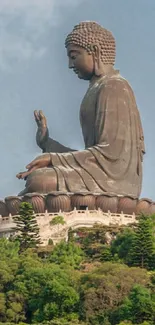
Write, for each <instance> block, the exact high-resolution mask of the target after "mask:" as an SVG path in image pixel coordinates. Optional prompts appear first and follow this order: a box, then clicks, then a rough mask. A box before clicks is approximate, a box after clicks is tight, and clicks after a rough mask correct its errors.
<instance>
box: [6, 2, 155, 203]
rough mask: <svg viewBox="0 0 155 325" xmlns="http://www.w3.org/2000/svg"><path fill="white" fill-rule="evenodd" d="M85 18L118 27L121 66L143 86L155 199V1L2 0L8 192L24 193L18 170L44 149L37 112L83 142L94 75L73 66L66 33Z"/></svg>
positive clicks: (63, 138) (57, 135)
mask: <svg viewBox="0 0 155 325" xmlns="http://www.w3.org/2000/svg"><path fill="white" fill-rule="evenodd" d="M82 20H95V21H97V22H99V23H100V24H102V25H103V26H104V27H106V28H108V29H110V30H111V31H112V32H113V34H114V36H115V38H116V42H117V43H116V44H117V59H116V68H118V69H119V70H120V72H121V74H122V75H123V76H124V77H125V78H126V79H127V80H128V81H129V82H130V84H131V85H132V88H133V90H134V92H135V96H136V100H137V104H138V107H139V110H140V114H141V119H142V124H143V128H144V135H145V146H146V155H145V158H144V166H143V170H144V172H143V174H144V177H143V190H142V195H141V196H143V197H149V198H152V199H154V200H155V190H154V188H155V185H154V169H155V150H154V143H155V132H154V129H155V91H154V90H155V1H154V0H136V1H135V0H126V1H124V0H96V1H94V0H53V1H52V0H22V1H20V0H1V1H0V114H1V122H0V141H1V168H0V180H1V181H0V197H1V198H3V197H5V196H9V195H16V194H17V193H18V192H19V191H20V190H21V189H23V187H24V181H19V180H18V179H16V177H15V175H16V173H17V172H19V171H22V170H24V169H25V166H26V164H27V163H29V162H30V161H31V160H32V159H33V158H35V157H36V156H37V155H39V154H40V150H39V148H38V147H37V145H36V142H35V133H36V125H35V121H34V119H33V111H34V110H35V109H42V110H43V111H44V113H45V115H46V116H47V120H48V126H49V130H50V135H51V137H53V138H54V139H56V140H58V141H60V142H61V143H63V144H64V145H67V146H70V147H73V148H77V149H78V148H79V149H81V148H83V139H82V135H81V129H80V124H79V107H80V102H81V100H82V98H83V96H84V93H85V91H86V89H87V82H84V81H80V80H78V79H77V78H76V76H75V75H74V74H73V73H72V72H71V71H69V69H68V62H67V56H66V51H65V48H64V40H65V37H66V35H67V34H68V33H69V32H70V31H71V30H72V28H73V26H74V25H75V24H77V23H79V22H80V21H82Z"/></svg>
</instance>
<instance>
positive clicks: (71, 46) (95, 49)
mask: <svg viewBox="0 0 155 325" xmlns="http://www.w3.org/2000/svg"><path fill="white" fill-rule="evenodd" d="M65 47H66V49H67V55H68V58H69V68H71V69H73V70H74V72H75V73H76V74H77V75H78V77H79V78H80V79H84V80H91V79H92V77H93V76H94V75H95V76H101V75H103V74H104V73H105V72H106V71H108V70H109V69H110V68H111V67H113V66H114V63H115V55H116V44H115V39H114V37H113V35H112V33H111V32H110V31H108V30H107V29H105V28H103V27H102V26H100V25H99V24H97V23H96V22H91V21H90V22H88V21H86V22H81V23H80V24H78V25H76V26H75V27H74V28H73V31H72V32H71V33H70V34H69V35H68V36H67V38H66V41H65Z"/></svg>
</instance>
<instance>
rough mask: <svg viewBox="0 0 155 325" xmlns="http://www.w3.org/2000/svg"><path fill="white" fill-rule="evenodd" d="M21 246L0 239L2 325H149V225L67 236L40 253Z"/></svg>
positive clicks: (152, 309)
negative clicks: (62, 240)
mask: <svg viewBox="0 0 155 325" xmlns="http://www.w3.org/2000/svg"><path fill="white" fill-rule="evenodd" d="M24 207H25V206H24ZM24 211H25V210H24ZM25 213H26V211H25ZM31 216H32V214H31ZM59 221H62V220H59ZM34 224H35V220H34ZM54 224H57V220H55V222H54ZM110 236H111V239H112V241H111V243H110V240H109V238H110ZM21 243H22V241H21V240H20V238H19V240H17V239H15V240H11V241H9V240H7V239H4V238H2V239H0V252H1V253H0V325H1V324H5V325H11V324H20V325H24V324H32V323H33V324H46V325H89V324H90V325H117V324H119V325H132V324H135V325H138V324H139V325H154V323H155V258H154V257H155V238H154V218H153V217H152V218H151V217H147V218H146V217H144V216H142V217H141V218H140V222H139V224H137V225H133V227H131V228H120V229H118V228H117V227H116V228H114V227H113V228H110V227H109V228H106V227H101V226H98V225H95V226H94V227H93V228H89V229H79V230H78V231H77V230H76V231H74V232H73V231H72V230H71V231H70V234H69V242H68V243H66V242H61V243H59V244H57V245H56V246H53V245H50V246H48V247H46V248H44V250H43V251H41V249H40V248H39V249H38V248H37V247H36V246H37V245H33V246H34V247H30V246H29V247H30V248H27V246H25V244H24V245H23V246H22V249H21Z"/></svg>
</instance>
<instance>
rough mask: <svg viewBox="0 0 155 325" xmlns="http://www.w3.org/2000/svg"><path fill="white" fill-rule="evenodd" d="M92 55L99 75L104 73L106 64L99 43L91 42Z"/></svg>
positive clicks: (95, 69)
mask: <svg viewBox="0 0 155 325" xmlns="http://www.w3.org/2000/svg"><path fill="white" fill-rule="evenodd" d="M91 51H92V56H93V59H94V72H95V75H96V76H97V77H100V76H101V75H102V74H103V73H104V64H103V62H102V61H101V50H100V46H99V45H98V44H91Z"/></svg>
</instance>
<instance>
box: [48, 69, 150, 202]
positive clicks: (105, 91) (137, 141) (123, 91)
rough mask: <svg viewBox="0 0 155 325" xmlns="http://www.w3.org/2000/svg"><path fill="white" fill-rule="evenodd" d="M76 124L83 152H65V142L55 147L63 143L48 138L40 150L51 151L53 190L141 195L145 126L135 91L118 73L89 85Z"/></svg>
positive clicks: (135, 196) (134, 196)
mask: <svg viewBox="0 0 155 325" xmlns="http://www.w3.org/2000/svg"><path fill="white" fill-rule="evenodd" d="M80 122H81V127H82V133H83V137H84V142H85V149H84V150H81V151H68V148H66V150H65V149H64V150H63V148H65V147H63V146H62V150H59V149H60V148H61V147H60V146H61V145H60V144H58V143H57V144H58V145H55V144H56V142H55V141H54V140H52V139H50V138H49V139H48V145H47V146H46V148H44V152H50V153H51V162H52V166H51V169H52V170H54V171H55V174H56V176H57V183H58V188H57V190H58V191H62V192H64V191H65V192H72V193H76V192H82V193H83V192H87V191H88V192H93V193H106V194H112V195H113V194H114V195H123V196H126V195H128V196H130V197H133V198H137V197H139V195H140V192H141V185H142V160H143V159H142V158H143V153H144V152H145V149H144V137H143V130H142V126H141V120H140V116H139V111H138V108H137V105H136V101H135V97H134V94H133V91H132V89H131V87H130V85H129V84H128V82H127V81H126V80H125V79H124V78H122V77H121V76H120V74H119V72H118V71H113V72H112V73H111V74H109V75H106V76H103V77H101V78H98V79H97V81H95V82H94V83H93V84H90V86H89V88H88V90H87V93H86V95H85V97H84V99H83V101H82V104H81V109H80ZM57 148H58V151H57V152H53V151H54V150H55V151H56V149H57ZM53 149H54V150H53ZM62 151H64V152H62ZM65 151H68V152H65Z"/></svg>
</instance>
